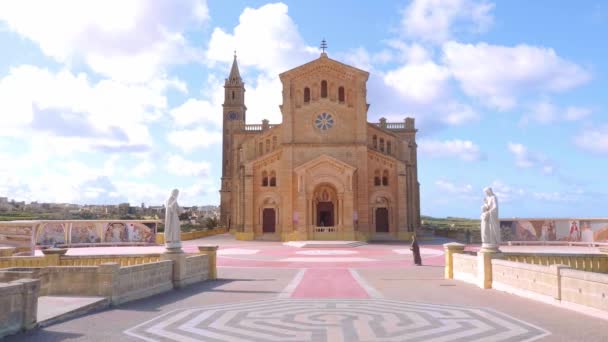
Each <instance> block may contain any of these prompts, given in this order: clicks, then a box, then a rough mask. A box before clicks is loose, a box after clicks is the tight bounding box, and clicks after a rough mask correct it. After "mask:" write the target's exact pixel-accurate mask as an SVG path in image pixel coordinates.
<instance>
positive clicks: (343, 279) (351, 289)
mask: <svg viewBox="0 0 608 342" xmlns="http://www.w3.org/2000/svg"><path fill="white" fill-rule="evenodd" d="M291 297H292V298H369V295H368V294H367V292H366V291H365V290H364V289H363V287H361V285H359V282H357V280H356V279H355V278H353V276H352V274H351V273H350V271H349V270H348V269H344V268H335V269H308V270H306V273H304V277H303V278H302V281H301V282H300V284H298V286H297V287H296V289H295V291H294V292H293V294H292V295H291Z"/></svg>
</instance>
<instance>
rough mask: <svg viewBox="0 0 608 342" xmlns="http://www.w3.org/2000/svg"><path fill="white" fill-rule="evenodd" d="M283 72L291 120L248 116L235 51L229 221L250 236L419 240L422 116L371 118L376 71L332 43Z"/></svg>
mask: <svg viewBox="0 0 608 342" xmlns="http://www.w3.org/2000/svg"><path fill="white" fill-rule="evenodd" d="M279 77H280V80H281V83H282V84H283V93H282V94H283V103H282V104H281V105H280V106H279V107H280V110H281V114H282V122H281V123H280V124H271V123H269V122H268V120H262V122H261V123H259V124H248V123H247V122H246V117H247V116H246V113H247V107H246V106H245V84H244V82H243V80H242V79H241V76H240V74H239V68H238V64H237V60H236V55H235V57H234V62H233V64H232V68H231V70H230V75H229V76H228V78H227V79H226V82H225V85H224V88H225V100H224V105H223V107H224V110H223V111H224V113H223V145H222V157H223V160H222V179H221V190H220V196H221V209H220V210H221V217H220V224H221V225H222V226H225V227H228V228H229V229H230V231H231V232H232V233H234V234H235V235H236V237H237V238H238V239H242V240H253V239H256V240H257V239H260V240H282V241H292V240H362V241H366V240H392V239H395V240H396V239H399V240H404V239H410V238H411V235H412V234H413V232H414V229H415V228H417V227H418V226H419V225H420V195H419V194H420V192H419V183H418V172H417V170H418V167H417V156H416V149H417V145H416V128H415V125H414V119H413V118H405V119H404V120H403V121H401V122H387V121H386V119H384V118H381V119H380V121H379V122H373V123H372V122H368V121H367V113H368V110H369V107H370V105H369V104H368V103H367V80H368V77H369V73H368V72H366V71H363V70H360V69H357V68H355V67H352V66H349V65H346V64H343V63H340V62H338V61H336V60H333V59H331V58H329V57H328V56H327V53H325V52H323V53H321V56H320V57H319V58H318V59H316V60H313V61H311V62H309V63H306V64H304V65H301V66H298V67H296V68H294V69H291V70H288V71H286V72H284V73H282V74H280V75H279Z"/></svg>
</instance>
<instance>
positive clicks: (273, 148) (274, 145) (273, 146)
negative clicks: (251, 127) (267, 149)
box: [272, 136, 277, 151]
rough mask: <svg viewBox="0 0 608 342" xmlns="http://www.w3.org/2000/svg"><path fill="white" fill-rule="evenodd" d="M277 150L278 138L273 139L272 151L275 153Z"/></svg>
mask: <svg viewBox="0 0 608 342" xmlns="http://www.w3.org/2000/svg"><path fill="white" fill-rule="evenodd" d="M276 148H277V137H276V136H275V137H272V150H273V151H274V150H275V149H276Z"/></svg>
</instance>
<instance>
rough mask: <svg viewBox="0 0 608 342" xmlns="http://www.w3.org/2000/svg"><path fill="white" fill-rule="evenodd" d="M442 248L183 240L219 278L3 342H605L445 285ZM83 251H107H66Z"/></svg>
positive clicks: (560, 317) (565, 313)
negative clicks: (417, 257) (200, 249)
mask: <svg viewBox="0 0 608 342" xmlns="http://www.w3.org/2000/svg"><path fill="white" fill-rule="evenodd" d="M442 242H445V241H440V240H437V241H425V242H423V243H422V244H421V253H422V259H423V264H424V266H414V265H413V261H412V256H411V254H410V253H409V246H408V245H406V244H399V243H379V244H369V245H364V246H359V247H355V248H325V249H321V248H297V247H290V246H285V245H283V244H282V243H280V242H257V241H236V240H234V239H233V238H232V237H231V236H230V235H222V236H215V237H209V238H205V239H200V240H193V241H186V242H185V245H186V246H185V249H186V250H187V251H189V250H190V249H192V252H194V250H195V249H196V246H197V245H204V244H217V245H220V249H219V253H218V266H219V268H218V276H219V279H218V280H215V281H208V282H205V283H202V284H198V285H193V286H190V287H187V288H184V289H181V290H177V291H171V292H169V293H165V294H161V295H158V296H154V297H150V298H147V299H143V300H139V301H135V302H131V303H127V304H124V305H121V306H118V307H115V308H112V309H108V310H103V311H97V312H93V313H90V314H87V315H85V316H82V317H79V318H75V319H72V320H69V321H64V322H61V323H58V324H54V325H50V326H48V327H44V328H39V329H36V330H33V331H30V332H27V333H25V334H20V335H16V336H12V337H9V338H7V341H349V342H351V341H606V336H607V334H606V332H605V331H606V330H605V326H606V321H605V320H601V319H598V318H594V317H592V316H589V315H584V314H581V313H577V312H574V311H570V310H567V309H563V308H559V307H556V306H553V305H549V304H544V303H539V302H535V301H531V300H528V299H525V298H521V297H517V296H513V295H509V294H506V293H502V292H499V291H495V290H481V289H479V288H477V287H475V286H473V285H470V284H466V283H463V282H459V281H454V280H445V279H444V278H443V262H444V255H443V248H442V246H441V243H442ZM157 248H160V247H145V248H143V249H147V251H152V250H154V249H157ZM472 248H474V247H472ZM517 248H531V247H519V246H518V247H517ZM551 248H553V249H555V248H559V247H551ZM141 250H142V248H141V247H139V248H129V249H128V251H129V252H132V253H137V252H138V251H139V253H141ZM154 251H156V250H154ZM85 252H87V253H92V252H95V253H99V254H103V253H108V254H110V253H115V252H116V251H115V250H113V249H111V248H106V249H103V248H100V249H94V250H88V251H86V250H84V249H80V250H70V251H69V253H70V254H81V253H83V254H86V253H85ZM589 252H592V250H589Z"/></svg>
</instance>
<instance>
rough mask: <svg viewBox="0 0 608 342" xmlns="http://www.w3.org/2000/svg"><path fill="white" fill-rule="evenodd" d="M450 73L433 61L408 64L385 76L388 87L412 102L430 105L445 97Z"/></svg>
mask: <svg viewBox="0 0 608 342" xmlns="http://www.w3.org/2000/svg"><path fill="white" fill-rule="evenodd" d="M448 79H449V72H448V70H447V69H446V68H444V67H442V66H440V65H437V64H435V63H433V62H431V61H427V62H424V63H418V64H406V65H404V66H402V67H400V68H398V69H396V70H391V71H389V72H387V73H386V75H385V76H384V81H385V82H386V84H387V85H389V86H391V87H394V88H395V89H397V90H398V92H399V93H400V95H401V96H404V97H405V98H406V99H408V100H409V101H412V102H417V103H420V104H430V103H432V102H433V101H435V100H437V99H438V98H440V97H442V96H444V95H445V92H446V89H445V88H446V86H447V81H448Z"/></svg>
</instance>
